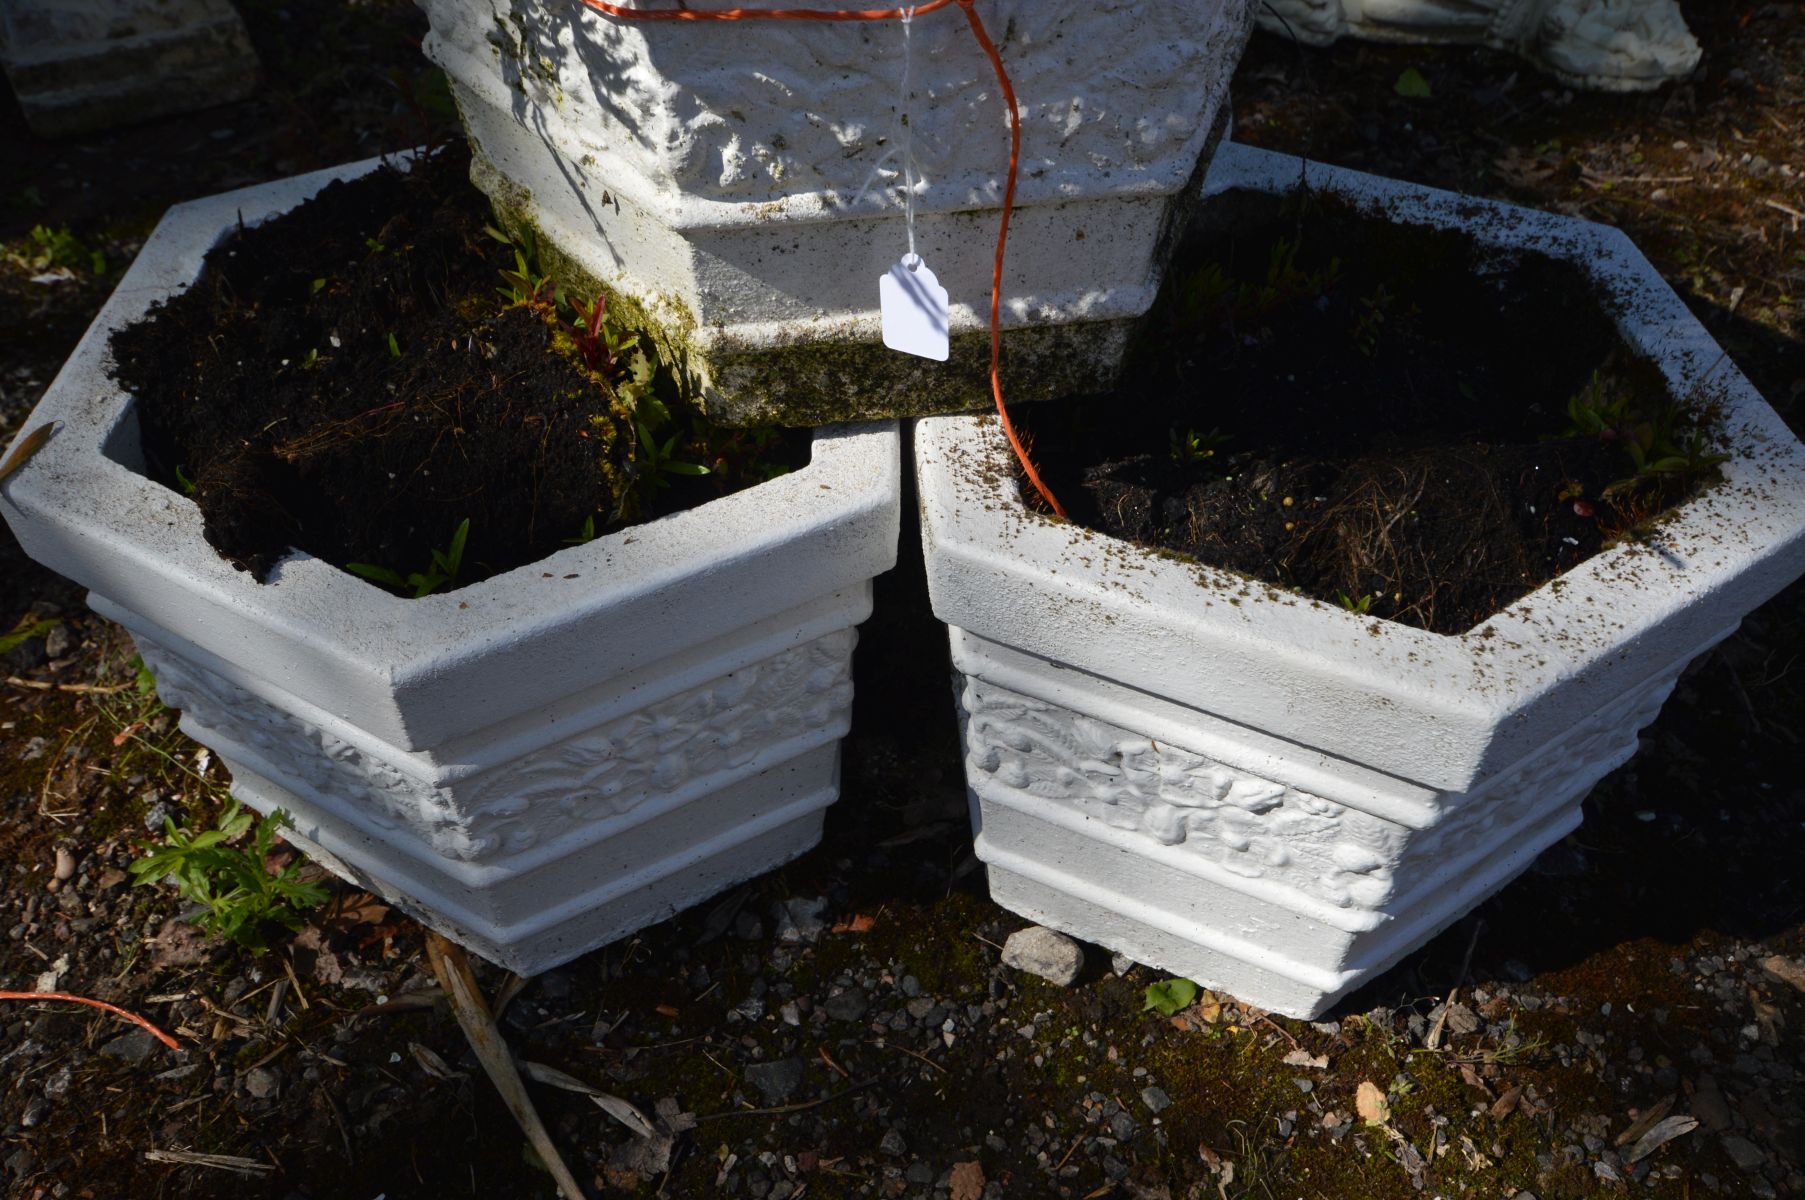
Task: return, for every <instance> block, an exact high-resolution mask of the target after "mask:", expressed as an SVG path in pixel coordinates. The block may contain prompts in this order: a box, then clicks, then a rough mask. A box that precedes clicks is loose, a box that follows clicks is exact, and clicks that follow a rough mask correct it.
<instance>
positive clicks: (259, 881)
mask: <svg viewBox="0 0 1805 1200" xmlns="http://www.w3.org/2000/svg"><path fill="white" fill-rule="evenodd" d="M288 824H289V819H288V814H286V813H284V812H283V811H282V810H280V809H277V810H276V811H275V812H273V813H271V814H270V815H269V816H267V817H264V818H262V819H261V820H259V819H258V818H257V816H256V814H255V813H252V812H247V811H246V810H245V809H243V808H242V807H240V805H239V803H238V798H237V797H236V796H234V797H229V798H228V800H227V803H226V808H225V811H224V812H222V813H220V815H219V825H218V827H217V828H214V829H209V830H206V831H205V832H202V833H197V834H192V835H190V834H187V833H184V832H182V830H180V829H178V828H176V824H175V822H174V821H170V820H165V821H164V830H165V836H166V837H167V838H168V842H167V844H165V845H164V846H163V847H162V848H161V849H158V850H153V851H152V852H151V853H149V854H147V855H145V856H144V857H143V858H141V859H139V860H138V861H137V862H135V863H133V864H132V865H131V873H132V875H133V876H134V877H135V878H134V880H133V882H134V883H135V884H139V885H143V884H151V883H159V882H162V881H164V880H167V881H169V882H170V883H172V884H173V885H174V886H175V889H176V891H178V892H179V893H181V896H182V898H183V899H184V900H187V901H189V902H190V903H193V904H199V905H203V906H204V908H205V911H203V912H201V913H198V914H197V915H196V916H195V918H194V921H195V924H197V925H199V926H200V927H201V928H202V929H204V930H206V931H207V932H208V933H212V934H218V935H221V936H223V937H227V938H230V939H231V940H232V941H234V942H237V943H238V944H239V945H241V946H243V947H245V948H246V949H247V950H250V951H252V952H254V953H258V954H261V953H262V952H263V951H264V950H266V949H268V948H269V943H268V941H267V939H266V938H265V937H264V927H265V926H266V925H270V924H275V925H281V926H284V927H286V928H288V929H299V928H300V927H301V914H302V913H303V912H305V911H306V910H308V909H310V908H316V907H318V906H319V905H321V904H324V903H325V902H326V895H327V893H326V889H325V887H323V886H322V885H320V884H317V883H308V882H305V881H303V880H302V879H301V878H300V873H301V864H300V863H298V862H295V863H290V864H289V865H288V866H286V867H284V868H283V869H282V871H281V872H280V873H278V874H271V873H270V872H269V870H268V869H267V868H266V867H265V865H264V864H265V861H266V860H267V859H268V857H269V854H270V851H271V850H272V849H274V847H275V843H276V834H277V833H278V832H279V831H280V830H281V829H282V828H283V827H284V826H286V825H288ZM247 833H249V834H250V839H251V840H250V842H249V843H248V844H247V845H244V846H234V845H232V843H233V842H235V841H237V840H239V839H240V838H242V837H244V836H245V834H247Z"/></svg>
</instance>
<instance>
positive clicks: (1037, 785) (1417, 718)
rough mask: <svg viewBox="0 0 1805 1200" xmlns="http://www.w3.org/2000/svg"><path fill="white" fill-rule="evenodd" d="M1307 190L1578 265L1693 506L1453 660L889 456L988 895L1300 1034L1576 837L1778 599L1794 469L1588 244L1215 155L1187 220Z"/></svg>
mask: <svg viewBox="0 0 1805 1200" xmlns="http://www.w3.org/2000/svg"><path fill="white" fill-rule="evenodd" d="M1300 173H1305V174H1307V177H1308V181H1309V184H1310V186H1312V187H1314V188H1322V189H1326V190H1328V191H1331V192H1334V193H1338V194H1340V195H1342V196H1345V197H1347V198H1348V199H1349V200H1351V201H1353V202H1355V203H1356V204H1360V205H1362V206H1368V207H1371V208H1373V209H1376V210H1379V211H1382V212H1384V213H1385V214H1386V215H1388V216H1389V217H1390V218H1391V219H1394V220H1397V221H1400V222H1403V223H1406V224H1422V225H1430V226H1439V227H1451V228H1459V227H1468V228H1472V229H1474V230H1475V232H1476V236H1477V237H1479V239H1480V240H1481V241H1482V242H1486V243H1490V244H1496V245H1500V246H1502V247H1525V248H1533V249H1538V250H1541V251H1543V252H1545V253H1549V254H1552V255H1555V256H1558V257H1563V258H1570V259H1573V260H1574V261H1576V262H1578V263H1580V264H1581V265H1583V266H1584V268H1585V269H1586V270H1587V271H1588V272H1589V273H1590V274H1591V275H1592V276H1593V277H1594V278H1595V279H1596V280H1597V281H1598V283H1599V285H1600V287H1601V292H1602V294H1604V295H1606V296H1608V297H1609V298H1610V303H1612V305H1613V306H1614V308H1615V310H1616V312H1617V319H1618V323H1619V328H1620V330H1621V332H1622V334H1623V336H1624V338H1625V340H1626V341H1627V342H1629V343H1630V344H1631V345H1633V346H1634V347H1636V348H1637V349H1639V350H1640V351H1642V352H1644V353H1646V354H1647V355H1649V356H1650V357H1651V358H1653V359H1654V361H1656V362H1657V363H1658V364H1659V365H1660V367H1661V369H1662V370H1663V371H1664V373H1665V374H1666V376H1667V379H1668V381H1669V384H1670V386H1672V387H1673V388H1674V389H1675V390H1676V391H1677V392H1678V393H1679V394H1688V393H1690V392H1692V391H1693V389H1695V388H1697V387H1701V386H1708V387H1709V388H1710V389H1711V394H1712V395H1713V397H1718V398H1721V403H1722V406H1723V410H1724V414H1725V415H1724V419H1725V431H1726V436H1727V439H1728V442H1729V450H1730V453H1731V455H1732V457H1731V460H1730V461H1729V462H1728V463H1727V464H1725V467H1724V472H1725V481H1724V482H1723V483H1722V484H1721V485H1719V486H1717V487H1715V488H1713V489H1711V490H1709V491H1707V492H1706V493H1704V494H1702V495H1700V496H1698V497H1695V498H1694V499H1693V500H1691V501H1688V502H1687V504H1686V505H1685V506H1683V508H1682V509H1681V510H1680V512H1679V514H1678V515H1677V516H1675V517H1674V518H1673V519H1671V520H1669V521H1667V522H1665V523H1663V524H1662V525H1661V527H1660V529H1659V531H1658V535H1657V537H1656V538H1655V539H1653V540H1650V541H1648V542H1645V543H1642V544H1639V545H1624V546H1619V547H1616V548H1614V549H1612V550H1609V551H1606V552H1605V553H1603V554H1600V555H1598V556H1596V557H1594V558H1592V559H1590V560H1588V561H1587V562H1585V563H1583V564H1581V565H1580V566H1578V567H1576V568H1575V569H1573V570H1572V571H1569V572H1568V573H1567V574H1566V575H1564V576H1562V577H1561V578H1560V579H1558V580H1556V581H1554V582H1552V583H1550V584H1548V585H1546V586H1544V587H1542V588H1540V589H1538V590H1537V591H1535V592H1533V593H1531V594H1530V595H1528V596H1526V597H1524V598H1523V599H1522V600H1520V601H1518V602H1517V603H1515V604H1513V605H1511V606H1510V607H1509V608H1507V609H1505V610H1504V611H1503V612H1501V613H1499V614H1497V615H1496V616H1494V617H1493V618H1491V619H1490V620H1488V621H1486V622H1485V623H1484V624H1483V625H1481V626H1480V627H1479V628H1477V629H1475V630H1473V631H1471V632H1469V633H1467V634H1464V635H1462V636H1459V637H1449V636H1443V635H1437V634H1431V633H1427V632H1424V631H1422V630H1417V629H1410V628H1406V627H1404V626H1400V625H1395V624H1392V623H1389V622H1381V621H1376V620H1374V619H1372V618H1368V617H1363V616H1359V615H1356V614H1353V613H1349V612H1346V611H1344V610H1342V609H1341V608H1339V607H1338V606H1335V605H1326V604H1321V603H1317V602H1313V601H1309V600H1304V599H1301V598H1299V597H1297V596H1295V595H1292V594H1290V593H1284V592H1280V591H1278V590H1276V589H1271V588H1268V587H1267V586H1265V585H1263V584H1260V583H1257V582H1254V581H1251V580H1248V579H1246V578H1245V577H1241V576H1237V575H1233V574H1231V573H1228V572H1225V571H1219V570H1214V569H1211V568H1205V567H1199V566H1196V565H1189V564H1185V563H1181V562H1178V561H1175V560H1171V559H1166V558H1161V557H1158V556H1155V555H1151V554H1147V553H1145V552H1142V551H1139V550H1137V549H1135V548H1133V547H1131V546H1129V545H1128V544H1126V543H1123V542H1118V541H1115V540H1113V539H1110V538H1106V537H1104V536H1102V535H1100V534H1094V533H1091V532H1089V531H1087V530H1084V529H1080V528H1077V527H1075V526H1071V525H1068V524H1064V523H1058V522H1054V521H1052V520H1049V519H1046V518H1044V517H1040V516H1036V515H1031V514H1029V513H1028V512H1027V511H1026V509H1024V508H1023V507H1022V505H1021V503H1020V501H1019V498H1018V497H1017V496H1016V495H1015V494H1014V490H1013V486H1012V485H1011V484H1010V483H1008V482H1007V481H1008V480H1010V479H1012V478H1013V473H1012V472H1011V471H1010V470H1009V468H1008V466H1007V460H1008V453H1009V452H1008V448H1007V445H1006V443H1005V441H1004V439H1003V436H1002V433H1001V431H1000V429H999V428H998V427H997V426H996V424H995V422H994V420H993V419H991V418H988V417H936V418H930V419H926V420H923V421H922V422H920V423H919V425H918V426H917V434H916V461H917V469H918V472H919V479H920V487H921V503H922V514H923V525H922V537H923V544H924V549H925V553H926V556H927V571H928V586H929V591H930V594H931V597H932V600H933V605H934V611H935V613H936V614H937V615H938V616H940V617H941V618H942V619H943V620H945V621H946V622H947V623H948V624H949V625H950V626H952V627H953V629H952V645H953V661H954V665H955V666H956V668H957V669H958V670H959V672H960V673H961V675H962V676H963V677H964V690H963V693H962V698H961V707H962V711H963V714H964V736H965V746H966V769H967V778H968V782H969V783H970V786H971V792H972V799H973V810H974V822H975V823H976V825H977V826H978V828H979V837H978V849H979V855H980V857H981V858H983V859H985V861H986V862H987V863H989V864H990V867H991V880H992V891H993V894H994V895H995V896H996V897H997V899H998V900H999V901H1000V902H1001V903H1004V904H1006V905H1008V906H1010V907H1012V908H1015V909H1016V911H1018V912H1021V913H1022V914H1023V915H1024V916H1028V917H1030V918H1032V919H1034V920H1036V921H1038V922H1040V923H1042V924H1048V925H1052V926H1054V927H1056V928H1060V929H1064V930H1066V931H1067V932H1070V933H1073V934H1076V935H1078V936H1080V937H1085V938H1088V939H1091V940H1094V941H1098V942H1102V943H1103V944H1105V945H1107V946H1110V947H1111V948H1112V949H1116V950H1120V951H1122V952H1124V953H1127V954H1128V955H1130V956H1131V957H1133V958H1135V959H1137V960H1138V961H1141V962H1146V963H1150V964H1153V965H1156V966H1160V967H1162V968H1164V969H1166V970H1171V971H1175V972H1178V973H1181V974H1187V975H1190V976H1192V977H1194V978H1196V979H1198V980H1199V981H1200V982H1203V983H1206V984H1208V985H1209V986H1212V987H1217V988H1222V989H1224V990H1227V991H1230V992H1233V993H1235V994H1237V995H1239V996H1242V997H1243V998H1244V999H1247V1000H1250V1001H1253V1002H1255V1003H1258V1004H1260V1005H1262V1006H1264V1007H1269V1008H1273V1009H1275V1010H1277V1011H1282V1012H1287V1013H1291V1014H1294V1015H1310V1014H1314V1013H1317V1012H1320V1011H1321V1010H1322V1009H1324V1008H1326V1007H1327V1006H1328V1005H1329V1004H1330V1003H1332V1002H1333V1001H1334V1000H1335V999H1336V998H1337V997H1338V996H1340V995H1341V994H1343V993H1345V992H1346V991H1347V990H1348V989H1349V988H1351V987H1353V986H1355V985H1357V984H1358V983H1360V982H1361V981H1363V980H1365V979H1367V978H1370V977H1371V976H1372V975H1374V974H1376V973H1377V972H1379V971H1381V970H1383V969H1384V968H1385V967H1386V966H1388V965H1389V964H1390V963H1391V962H1393V961H1395V960H1396V959H1397V958H1398V957H1400V956H1401V955H1403V954H1404V953H1406V952H1408V951H1409V950H1411V949H1413V948H1414V947H1416V946H1417V945H1420V944H1421V943H1422V942H1424V941H1426V940H1427V939H1428V938H1429V937H1431V936H1432V935H1433V934H1434V933H1435V932H1436V931H1437V930H1438V929H1440V928H1442V927H1443V926H1445V925H1446V924H1448V923H1449V922H1451V921H1453V920H1455V919H1456V918H1458V917H1459V916H1460V915H1461V914H1462V913H1464V912H1465V911H1466V910H1467V909H1468V908H1470V907H1471V906H1472V905H1474V904H1476V903H1478V902H1479V901H1480V900H1482V899H1483V898H1484V897H1485V896H1487V895H1488V894H1490V893H1491V892H1492V891H1494V890H1496V889H1497V888H1499V887H1501V886H1502V885H1503V884H1504V883H1505V882H1507V881H1508V880H1509V879H1510V878H1511V877H1512V876H1514V875H1515V874H1516V873H1517V872H1518V871H1520V870H1521V869H1522V868H1523V867H1525V866H1526V865H1527V864H1528V863H1529V862H1530V861H1532V860H1533V858H1534V856H1535V854H1536V853H1538V852H1539V851H1540V850H1541V849H1543V848H1544V847H1546V846H1547V845H1550V844H1552V843H1553V842H1554V841H1556V840H1558V839H1559V838H1560V837H1561V836H1563V835H1564V834H1565V833H1566V832H1567V831H1568V830H1570V829H1571V828H1572V827H1573V826H1574V825H1576V824H1577V823H1578V820H1579V807H1578V801H1579V800H1581V799H1582V798H1583V797H1584V795H1585V793H1586V792H1587V791H1588V790H1589V789H1590V787H1591V786H1592V784H1593V783H1595V782H1596V781H1597V780H1598V779H1599V778H1600V777H1602V776H1603V775H1604V774H1605V773H1607V772H1608V771H1610V770H1612V769H1613V768H1615V767H1616V766H1618V765H1619V764H1621V763H1622V762H1624V761H1625V760H1627V759H1628V758H1629V757H1630V755H1632V754H1633V753H1634V752H1635V747H1636V733H1637V731H1638V730H1639V729H1641V728H1642V727H1643V726H1645V725H1646V724H1648V722H1650V721H1651V720H1653V719H1654V717H1655V715H1656V713H1657V712H1658V711H1659V709H1660V705H1661V702H1662V701H1663V700H1664V699H1665V698H1666V696H1667V694H1668V692H1669V691H1670V690H1671V689H1672V687H1673V683H1674V680H1675V679H1676V678H1677V676H1678V674H1679V672H1680V671H1681V670H1682V669H1683V668H1684V666H1685V665H1686V663H1687V662H1688V661H1690V660H1691V659H1692V658H1693V657H1694V656H1696V655H1697V654H1698V653H1700V652H1701V651H1703V650H1704V649H1706V648H1708V647H1709V646H1711V645H1713V644H1715V643H1716V642H1717V641H1718V640H1720V639H1721V638H1723V637H1725V636H1727V635H1728V634H1729V633H1730V632H1731V631H1733V630H1734V628H1735V627H1736V624H1737V623H1738V622H1739V621H1740V620H1741V618H1742V617H1743V616H1744V615H1745V614H1746V613H1748V612H1749V611H1750V610H1751V609H1753V608H1754V607H1756V606H1757V605H1759V604H1760V603H1761V602H1763V601H1764V600H1766V599H1767V598H1768V597H1770V596H1772V595H1773V594H1774V593H1775V592H1777V591H1778V590H1779V589H1780V588H1781V587H1783V586H1785V585H1786V584H1787V583H1788V582H1790V581H1791V580H1792V579H1793V578H1795V577H1796V576H1797V575H1798V574H1799V573H1800V571H1801V570H1805V448H1801V447H1800V445H1799V443H1798V442H1797V440H1796V439H1794V438H1793V436H1792V434H1791V433H1790V432H1789V431H1788V430H1787V428H1786V426H1785V425H1784V424H1783V423H1782V422H1781V421H1780V419H1779V418H1778V417H1777V416H1776V415H1775V414H1774V412H1773V411H1772V409H1770V408H1769V407H1768V406H1767V404H1766V403H1765V402H1764V401H1763V400H1762V399H1761V397H1760V396H1759V395H1758V394H1757V393H1756V392H1755V391H1754V389H1753V388H1752V387H1751V386H1750V385H1749V384H1748V382H1747V381H1746V380H1745V379H1744V378H1743V377H1742V376H1741V375H1740V374H1739V373H1738V372H1737V371H1736V369H1735V368H1734V367H1733V366H1732V365H1731V364H1729V362H1728V361H1727V360H1726V359H1725V358H1724V356H1723V353H1722V351H1721V350H1720V349H1719V348H1718V347H1717V346H1716V344H1715V343H1714V342H1713V341H1712V340H1711V339H1710V337H1709V336H1708V335H1707V334H1706V333H1705V331H1704V330H1703V329H1702V328H1701V327H1700V326H1699V325H1698V323H1697V322H1696V321H1695V320H1694V319H1693V317H1692V316H1691V314H1690V313H1689V312H1688V311H1687V310H1686V308H1685V306H1684V305H1683V304H1682V303H1681V302H1680V300H1679V299H1678V297H1676V296H1675V295H1674V294H1673V292H1672V291H1671V290H1670V289H1669V288H1668V287H1667V286H1666V284H1665V283H1664V282H1662V280H1661V279H1660V277H1659V276H1658V275H1657V274H1656V273H1655V272H1654V270H1653V269H1652V268H1651V267H1650V266H1649V265H1648V264H1647V262H1646V261H1645V260H1644V259H1643V258H1642V256H1641V255H1640V254H1639V253H1638V252H1637V251H1636V250H1635V248H1634V247H1633V246H1632V245H1631V244H1630V242H1629V241H1628V240H1627V239H1626V238H1624V237H1623V235H1622V234H1620V233H1617V232H1616V231H1614V230H1610V229H1606V228H1604V227H1602V226H1598V225H1592V224H1589V223H1586V222H1581V221H1577V220H1573V219H1570V218H1564V217H1556V216H1552V215H1549V214H1544V213H1536V212H1530V211H1527V210H1523V209H1517V208H1513V207H1510V206H1506V205H1499V204H1494V203H1491V202H1487V201H1479V200H1473V199H1470V198H1467V197H1460V196H1455V195H1452V194H1449V193H1443V192H1434V191H1431V190H1428V189H1424V188H1418V187H1414V186H1411V185H1407V184H1402V183H1398V182H1396V181H1392V180H1385V179H1379V178H1376V177H1373V176H1367V175H1361V174H1358V173H1356V172H1351V171H1344V170H1339V169H1336V168H1330V167H1324V166H1321V165H1319V164H1315V163H1311V164H1309V165H1308V166H1307V167H1306V166H1305V165H1304V164H1302V163H1300V162H1299V160H1297V159H1295V158H1291V157H1288V156H1283V155H1275V154H1269V153H1266V152H1263V151H1258V150H1253V149H1250V148H1246V147H1240V146H1228V147H1224V149H1223V151H1222V153H1221V154H1220V155H1219V156H1218V158H1217V160H1216V165H1215V167H1214V168H1213V170H1212V172H1211V175H1210V179H1209V184H1208V191H1209V192H1210V193H1211V194H1216V193H1222V192H1229V191H1234V190H1238V189H1246V190H1251V191H1256V192H1266V193H1278V192H1283V191H1287V190H1289V189H1290V188H1292V187H1294V186H1295V185H1296V183H1297V181H1298V179H1299V177H1300Z"/></svg>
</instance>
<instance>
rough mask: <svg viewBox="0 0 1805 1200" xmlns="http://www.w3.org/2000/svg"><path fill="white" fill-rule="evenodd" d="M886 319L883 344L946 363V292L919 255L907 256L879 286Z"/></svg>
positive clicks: (879, 297)
mask: <svg viewBox="0 0 1805 1200" xmlns="http://www.w3.org/2000/svg"><path fill="white" fill-rule="evenodd" d="M877 294H878V307H879V309H880V310H881V311H882V313H883V319H884V345H886V346H888V347H890V349H892V350H900V351H902V352H903V353H904V354H914V355H918V356H920V357H922V358H931V359H933V360H935V361H936V362H945V361H946V356H947V352H948V349H949V347H950V343H949V341H948V338H947V316H946V310H947V302H946V289H945V288H943V287H941V286H940V280H939V279H937V278H936V277H935V275H934V273H933V272H932V271H930V270H928V265H927V264H926V263H924V262H922V261H921V256H920V255H917V254H905V255H903V256H902V259H901V260H900V261H899V262H897V264H896V265H895V266H893V267H891V268H890V270H889V271H888V272H886V273H885V275H884V277H883V278H882V279H880V280H879V281H878V285H877Z"/></svg>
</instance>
